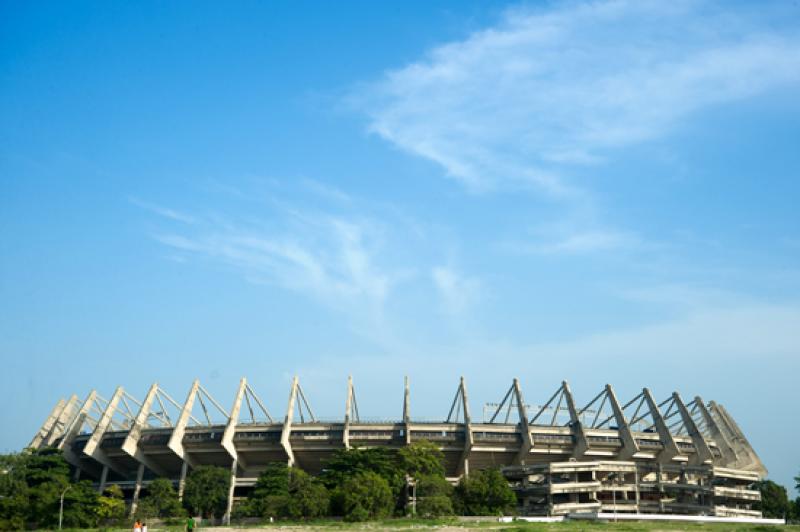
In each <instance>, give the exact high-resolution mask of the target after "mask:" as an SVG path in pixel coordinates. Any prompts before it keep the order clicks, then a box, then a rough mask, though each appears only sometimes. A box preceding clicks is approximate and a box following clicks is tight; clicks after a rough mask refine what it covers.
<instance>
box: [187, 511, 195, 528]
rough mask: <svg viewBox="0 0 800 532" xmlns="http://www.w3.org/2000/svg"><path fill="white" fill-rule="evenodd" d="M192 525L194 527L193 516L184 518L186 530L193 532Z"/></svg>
mask: <svg viewBox="0 0 800 532" xmlns="http://www.w3.org/2000/svg"><path fill="white" fill-rule="evenodd" d="M194 527H195V522H194V517H192V516H191V515H190V516H189V519H187V520H186V532H194Z"/></svg>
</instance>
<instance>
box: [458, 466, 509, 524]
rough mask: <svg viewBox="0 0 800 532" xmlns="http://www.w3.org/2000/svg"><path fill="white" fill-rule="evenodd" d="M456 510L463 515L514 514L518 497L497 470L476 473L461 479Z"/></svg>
mask: <svg viewBox="0 0 800 532" xmlns="http://www.w3.org/2000/svg"><path fill="white" fill-rule="evenodd" d="M455 495H456V496H455V503H456V510H457V511H458V512H459V513H461V514H463V515H501V514H508V513H513V512H514V509H515V507H516V502H517V499H516V496H515V495H514V492H513V491H512V490H511V488H510V487H509V486H508V482H506V479H505V478H504V477H503V475H502V473H500V471H498V470H497V469H485V470H482V471H475V472H473V473H471V474H470V475H468V476H467V477H465V478H462V479H461V482H459V484H458V486H456V490H455Z"/></svg>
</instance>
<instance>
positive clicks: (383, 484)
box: [341, 471, 395, 521]
mask: <svg viewBox="0 0 800 532" xmlns="http://www.w3.org/2000/svg"><path fill="white" fill-rule="evenodd" d="M341 489H342V504H343V509H344V518H345V520H347V521H366V520H368V519H380V518H383V517H388V516H389V515H391V513H392V510H393V509H394V506H395V497H394V495H393V494H392V489H391V488H390V487H389V482H388V481H387V480H386V479H385V478H384V477H382V476H380V475H378V474H377V473H374V472H372V471H363V472H361V473H358V474H357V475H355V476H352V477H350V478H349V479H348V480H347V481H346V482H345V483H344V484H343V485H342V487H341Z"/></svg>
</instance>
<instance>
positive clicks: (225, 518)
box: [222, 460, 238, 525]
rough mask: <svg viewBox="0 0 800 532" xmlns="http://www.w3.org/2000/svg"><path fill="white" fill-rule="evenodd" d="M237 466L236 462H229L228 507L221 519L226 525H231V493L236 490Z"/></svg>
mask: <svg viewBox="0 0 800 532" xmlns="http://www.w3.org/2000/svg"><path fill="white" fill-rule="evenodd" d="M237 467H238V464H237V463H236V460H234V461H233V462H231V486H230V488H228V506H227V508H226V509H225V515H224V516H223V517H222V522H223V523H225V524H226V525H230V524H231V512H232V511H233V493H234V490H235V489H236V468H237Z"/></svg>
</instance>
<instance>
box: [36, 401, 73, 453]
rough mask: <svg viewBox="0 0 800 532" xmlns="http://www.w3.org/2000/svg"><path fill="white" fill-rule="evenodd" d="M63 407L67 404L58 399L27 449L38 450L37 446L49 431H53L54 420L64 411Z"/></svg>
mask: <svg viewBox="0 0 800 532" xmlns="http://www.w3.org/2000/svg"><path fill="white" fill-rule="evenodd" d="M65 406H67V402H66V401H65V400H63V399H59V400H58V402H57V403H56V406H54V407H53V410H52V411H51V412H50V415H49V416H47V419H46V420H45V421H44V423H43V424H42V426H41V427H40V428H39V431H38V432H37V433H36V436H34V437H33V439H32V440H31V442H30V443H29V444H28V447H30V448H31V449H38V448H39V446H40V445H41V444H42V441H44V439H45V438H46V437H47V435H48V434H50V431H51V430H53V427H54V426H55V424H56V420H57V419H58V416H59V414H61V411H62V410H64V407H65Z"/></svg>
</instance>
